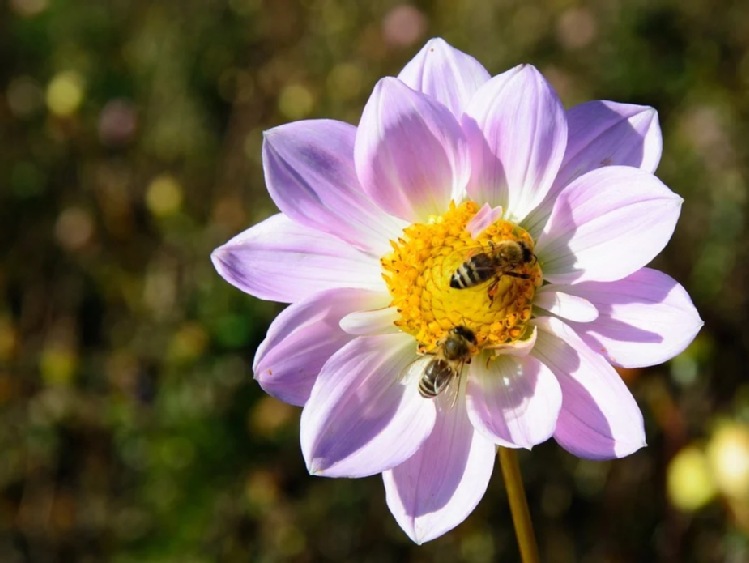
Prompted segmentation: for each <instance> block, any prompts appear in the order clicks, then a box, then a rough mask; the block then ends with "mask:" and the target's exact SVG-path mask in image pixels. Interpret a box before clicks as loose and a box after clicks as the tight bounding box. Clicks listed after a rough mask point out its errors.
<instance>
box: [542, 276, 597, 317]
mask: <svg viewBox="0 0 749 563" xmlns="http://www.w3.org/2000/svg"><path fill="white" fill-rule="evenodd" d="M566 287H567V286H564V287H562V286H559V285H555V284H549V285H545V286H543V287H541V288H539V290H538V291H537V292H536V296H535V298H534V299H533V305H535V306H536V307H539V308H541V309H544V310H545V311H548V312H549V313H551V314H552V315H556V316H557V317H562V318H563V319H567V320H571V321H577V322H580V323H588V322H590V321H593V320H595V319H597V318H598V309H596V306H595V305H593V303H591V302H590V301H588V300H587V299H585V298H583V297H580V296H579V295H572V294H571V293H570V292H567V293H565V291H564V289H566Z"/></svg>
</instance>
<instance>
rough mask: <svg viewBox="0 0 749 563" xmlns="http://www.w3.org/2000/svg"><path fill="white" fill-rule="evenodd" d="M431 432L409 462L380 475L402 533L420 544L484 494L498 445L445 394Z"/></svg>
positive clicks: (458, 519) (452, 523)
mask: <svg viewBox="0 0 749 563" xmlns="http://www.w3.org/2000/svg"><path fill="white" fill-rule="evenodd" d="M434 401H440V402H441V406H440V407H441V408H440V411H439V414H438V416H437V422H436V424H435V425H434V428H433V430H432V433H431V434H430V435H429V437H428V438H427V439H426V441H425V442H424V443H423V445H422V446H421V447H420V448H419V450H418V451H417V452H416V453H415V454H414V455H413V456H411V457H410V458H409V459H408V460H407V461H405V462H404V463H402V464H400V465H398V466H397V467H394V468H393V469H391V470H389V471H385V472H384V473H383V474H382V479H383V481H384V483H385V500H386V502H387V505H388V507H389V508H390V512H392V514H393V516H394V517H395V520H396V521H397V522H398V524H399V525H400V527H401V528H403V531H405V532H406V534H408V537H410V538H411V539H412V540H413V541H414V542H416V543H418V544H421V543H424V542H427V541H430V540H433V539H434V538H437V537H439V536H441V535H442V534H444V533H445V532H448V531H449V530H451V529H453V528H454V527H455V526H457V525H458V524H460V523H461V522H462V521H463V520H465V519H466V517H467V516H468V515H469V514H470V513H471V512H473V509H474V508H476V505H477V504H478V503H479V501H480V500H481V497H483V496H484V493H485V492H486V487H487V486H488V484H489V478H490V477H491V474H492V469H493V467H494V458H495V455H496V453H495V452H496V448H495V446H494V444H493V443H492V441H491V440H489V439H488V438H486V437H484V436H483V435H482V434H481V433H480V432H478V431H476V430H475V429H474V428H473V425H472V424H471V422H470V420H469V419H468V416H467V414H466V410H465V399H464V397H459V398H458V400H457V401H456V403H455V405H454V406H453V407H451V406H450V398H449V397H447V395H446V394H443V395H440V396H439V397H437V399H434Z"/></svg>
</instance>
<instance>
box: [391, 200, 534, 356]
mask: <svg viewBox="0 0 749 563" xmlns="http://www.w3.org/2000/svg"><path fill="white" fill-rule="evenodd" d="M478 210H479V206H478V205H477V204H476V202H473V201H466V202H463V203H461V204H459V205H455V204H454V203H451V204H450V208H449V209H448V210H447V212H446V213H445V214H443V215H440V216H433V217H430V218H429V220H428V221H427V222H426V223H414V224H412V225H410V226H408V227H406V228H405V229H403V235H402V236H401V237H400V238H398V240H394V241H390V244H391V246H392V247H393V252H391V253H390V254H388V255H386V256H384V257H383V258H382V259H381V264H382V270H383V278H384V279H385V282H386V283H387V285H388V288H389V290H390V295H391V296H392V303H391V306H393V307H395V308H396V309H397V310H398V313H399V315H400V318H399V319H398V320H397V321H396V322H395V324H396V326H398V327H399V328H400V329H401V330H403V331H405V332H407V333H409V334H411V335H413V336H414V338H415V339H416V341H417V342H418V349H419V352H420V353H422V354H434V353H436V352H437V350H438V348H439V346H440V342H444V339H445V338H446V337H447V335H448V333H449V331H450V330H451V329H453V328H455V327H457V326H464V327H467V328H468V329H470V330H471V331H473V333H474V334H475V335H476V343H477V345H478V346H477V351H481V350H482V349H484V348H491V347H493V346H499V345H503V344H511V343H513V342H515V341H517V340H519V339H521V338H523V337H524V336H525V335H526V333H527V332H526V331H527V323H528V321H529V320H530V318H531V311H532V306H533V297H534V295H535V293H536V288H537V287H538V286H540V285H541V282H542V279H543V276H542V273H541V268H540V266H539V264H538V261H537V260H536V259H535V256H533V254H532V251H533V246H534V242H533V239H532V238H531V236H530V235H529V234H528V233H527V232H526V231H525V230H523V229H522V228H520V227H518V226H517V225H515V224H513V223H511V222H509V221H506V220H504V219H498V220H496V221H494V222H493V223H491V224H489V226H487V227H486V228H485V229H484V230H483V231H481V232H480V233H479V234H478V236H477V237H476V238H473V236H472V235H471V233H470V232H469V230H468V229H467V225H468V224H469V222H470V220H471V219H472V218H473V217H474V215H476V213H477V211H478ZM514 243H516V244H514ZM508 246H514V247H515V249H516V250H517V249H526V253H525V254H526V256H525V257H526V258H529V257H530V259H527V260H517V256H518V254H517V252H516V253H515V258H516V259H515V260H511V259H509V258H508V257H507V255H506V254H505V253H503V249H506V248H507V247H508ZM510 250H512V249H510ZM482 253H483V254H484V256H478V255H480V254H482ZM487 264H489V265H490V266H491V268H487V267H486V265H487ZM479 266H482V267H481V268H479ZM479 270H481V271H480V272H479ZM459 271H460V272H461V273H462V274H463V275H462V280H463V281H461V282H460V284H457V285H460V287H451V285H450V281H451V279H453V278H454V277H455V275H456V272H459ZM454 285H456V284H455V281H454Z"/></svg>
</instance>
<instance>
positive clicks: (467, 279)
mask: <svg viewBox="0 0 749 563" xmlns="http://www.w3.org/2000/svg"><path fill="white" fill-rule="evenodd" d="M496 271H497V264H496V261H495V260H494V258H492V257H491V256H490V255H489V254H488V253H486V252H480V253H479V254H476V255H475V256H471V258H469V259H468V260H466V261H465V262H463V263H462V264H461V265H460V267H459V268H458V269H457V270H455V272H453V274H452V275H451V276H450V287H452V288H455V289H465V288H467V287H473V286H476V285H478V284H480V283H483V282H485V281H486V280H488V279H489V278H491V277H492V276H493V275H494V274H495V272H496Z"/></svg>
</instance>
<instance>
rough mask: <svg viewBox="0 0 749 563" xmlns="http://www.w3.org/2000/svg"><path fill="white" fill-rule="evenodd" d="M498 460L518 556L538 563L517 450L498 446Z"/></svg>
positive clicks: (530, 562)
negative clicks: (516, 541) (518, 548)
mask: <svg viewBox="0 0 749 563" xmlns="http://www.w3.org/2000/svg"><path fill="white" fill-rule="evenodd" d="M499 462H500V464H501V466H502V476H503V477H504V480H505V490H506V491H507V500H508V501H509V502H510V512H512V523H513V524H514V525H515V536H517V538H518V546H519V547H520V557H521V558H522V560H523V563H538V562H539V559H538V547H537V546H536V538H535V536H534V534H533V524H532V523H531V515H530V512H529V511H528V503H527V502H526V500H525V489H524V488H523V477H522V476H521V475H520V465H519V464H518V454H517V450H513V449H510V448H503V447H501V446H500V448H499Z"/></svg>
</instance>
